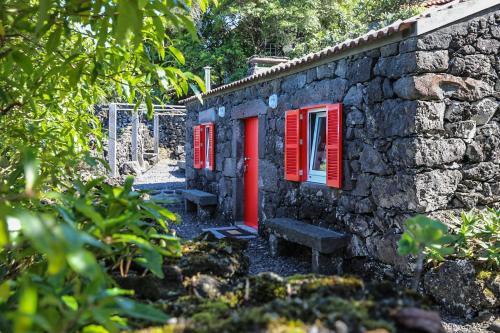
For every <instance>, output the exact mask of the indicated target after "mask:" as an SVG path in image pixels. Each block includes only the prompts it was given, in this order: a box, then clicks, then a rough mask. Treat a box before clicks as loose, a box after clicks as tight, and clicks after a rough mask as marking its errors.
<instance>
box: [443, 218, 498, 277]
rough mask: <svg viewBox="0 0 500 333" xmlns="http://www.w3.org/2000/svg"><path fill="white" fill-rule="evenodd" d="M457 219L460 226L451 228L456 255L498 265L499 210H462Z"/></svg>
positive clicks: (492, 265) (494, 265)
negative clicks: (454, 237)
mask: <svg viewBox="0 0 500 333" xmlns="http://www.w3.org/2000/svg"><path fill="white" fill-rule="evenodd" d="M459 221H460V226H459V227H458V228H456V229H454V230H453V233H454V234H456V239H455V241H454V247H455V253H456V256H457V257H459V258H467V259H472V260H476V261H478V262H481V263H484V264H486V265H487V266H490V267H492V268H498V267H500V210H499V209H493V208H489V209H487V210H477V209H474V210H471V211H469V212H462V213H461V214H460V220H459ZM450 245H452V244H450Z"/></svg>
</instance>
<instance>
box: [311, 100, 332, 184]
mask: <svg viewBox="0 0 500 333" xmlns="http://www.w3.org/2000/svg"><path fill="white" fill-rule="evenodd" d="M314 113H316V119H315V124H314V133H313V136H312V141H313V142H311V140H310V138H311V135H310V133H309V131H310V128H311V126H310V125H311V124H310V121H311V115H312V114H314ZM326 116H327V115H326V109H325V108H320V109H312V110H309V111H308V112H307V181H309V182H313V183H320V184H326V170H325V171H318V170H313V169H312V166H313V163H314V159H315V155H316V152H317V144H318V138H317V135H319V133H318V129H319V128H318V127H319V126H318V125H319V119H320V118H323V117H324V118H325V126H326V121H327V119H326ZM325 131H326V127H325Z"/></svg>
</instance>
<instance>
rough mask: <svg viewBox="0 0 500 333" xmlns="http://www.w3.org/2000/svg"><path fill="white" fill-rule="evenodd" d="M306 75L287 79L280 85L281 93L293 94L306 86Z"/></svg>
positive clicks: (302, 74)
mask: <svg viewBox="0 0 500 333" xmlns="http://www.w3.org/2000/svg"><path fill="white" fill-rule="evenodd" d="M306 82H307V75H306V74H305V73H300V74H294V75H291V76H289V77H287V78H286V79H285V80H284V81H283V83H282V84H281V89H282V90H283V92H292V93H293V92H295V91H297V90H299V89H301V88H303V87H304V86H305V85H306Z"/></svg>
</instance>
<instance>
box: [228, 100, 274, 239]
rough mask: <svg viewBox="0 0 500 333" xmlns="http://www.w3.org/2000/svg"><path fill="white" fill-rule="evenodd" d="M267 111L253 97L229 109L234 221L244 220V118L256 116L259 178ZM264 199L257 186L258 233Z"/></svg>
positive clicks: (260, 229)
mask: <svg viewBox="0 0 500 333" xmlns="http://www.w3.org/2000/svg"><path fill="white" fill-rule="evenodd" d="M267 111H268V106H267V104H266V103H264V101H263V100H261V99H255V100H252V101H250V102H247V103H244V104H242V105H239V106H237V107H235V108H233V109H232V110H231V120H232V132H233V133H232V134H233V136H232V142H231V155H232V156H233V157H234V159H235V168H236V170H235V174H236V177H235V178H233V183H232V189H233V195H232V203H231V204H232V208H233V220H234V221H235V222H239V221H242V222H243V221H244V212H245V211H244V209H245V206H244V198H245V188H244V181H243V180H244V173H243V167H244V160H243V158H244V152H245V150H244V149H245V146H244V145H245V121H244V120H245V119H246V118H252V117H258V127H259V130H258V140H257V141H258V157H259V161H258V174H259V178H260V177H261V175H262V174H263V173H262V172H263V170H262V163H261V160H263V159H264V158H265V142H266V127H267V125H266V123H267V121H266V120H267V119H266V113H267ZM263 199H264V194H263V192H262V190H261V188H260V186H259V187H258V206H257V207H258V222H259V223H258V231H259V234H261V235H262V234H263V232H264V228H263V223H262V222H263V216H264V215H263V213H262V209H261V207H262V201H263Z"/></svg>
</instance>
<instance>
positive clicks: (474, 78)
mask: <svg viewBox="0 0 500 333" xmlns="http://www.w3.org/2000/svg"><path fill="white" fill-rule="evenodd" d="M499 21H500V11H499V9H498V7H496V8H494V10H490V11H489V12H488V13H481V14H480V15H477V16H476V17H475V18H469V19H466V20H464V21H463V22H459V23H456V24H453V25H451V26H448V27H444V28H441V29H439V30H436V31H434V32H431V33H428V34H426V35H422V36H417V37H409V38H406V39H403V40H401V41H398V42H394V43H392V44H388V45H385V46H382V47H380V48H375V49H372V50H369V51H364V52H362V53H359V54H356V55H350V56H348V57H345V58H343V59H339V60H336V61H332V62H330V63H327V64H323V65H321V66H318V67H315V68H311V69H307V70H304V71H302V72H298V73H295V74H292V75H289V76H285V77H282V78H277V79H273V80H270V81H267V82H263V83H257V84H255V85H252V86H249V87H246V88H243V89H239V90H236V91H233V92H229V93H225V94H222V95H219V96H214V97H208V98H206V99H205V101H204V104H203V105H200V104H199V103H198V102H196V101H195V102H191V103H190V104H188V105H187V107H188V117H187V121H186V124H187V129H186V177H187V185H188V188H197V189H200V190H204V191H207V192H210V193H214V194H217V196H218V200H219V204H218V210H217V212H218V215H219V216H220V217H223V218H227V219H240V218H241V216H242V204H241V202H242V198H243V196H242V191H241V189H242V181H243V180H242V179H243V178H242V177H243V168H242V166H243V156H242V140H243V127H242V121H241V119H240V118H243V117H244V116H245V115H246V116H249V115H257V116H258V117H259V210H260V212H259V223H260V225H259V227H262V228H263V229H264V228H265V223H266V220H268V219H270V218H273V217H292V218H297V219H300V220H302V221H306V222H310V223H314V224H318V225H321V226H324V227H328V228H333V229H336V230H342V231H346V232H349V233H351V234H352V235H353V237H352V240H351V244H350V246H349V249H348V251H347V254H346V256H347V257H351V258H353V257H368V258H375V259H378V260H379V261H381V262H384V263H387V264H391V265H394V266H396V267H397V268H398V269H400V270H407V269H408V266H407V261H406V260H405V259H404V258H401V257H399V256H398V255H397V253H396V247H397V245H396V243H397V240H398V239H399V236H400V234H401V232H402V223H403V222H404V220H405V219H406V218H408V217H410V216H413V215H415V214H418V213H424V214H428V215H431V216H437V217H440V218H443V219H445V220H446V221H448V220H449V214H450V213H451V212H455V211H460V210H467V209H470V208H472V207H478V206H481V207H482V206H494V205H499V203H500V169H499V163H500V129H499V121H500V115H499V112H498V109H499V107H498V106H499V100H500V93H499V90H500V89H499V88H500V80H499V75H500V58H499V48H500V28H499ZM272 94H276V95H277V96H278V106H277V107H276V108H275V109H272V108H270V107H268V98H269V97H270V96H271V95H272ZM337 102H342V103H343V106H344V109H343V119H344V124H343V137H344V138H343V168H344V169H343V187H342V190H337V189H333V188H329V187H326V186H325V185H320V184H314V183H307V182H303V183H297V182H291V181H286V180H285V179H284V129H285V123H284V115H285V111H286V110H289V109H295V108H299V107H303V106H306V105H312V104H320V103H337ZM221 106H223V107H225V115H224V117H220V116H219V115H217V112H216V110H217V109H218V108H219V107H221ZM204 117H208V118H210V117H213V118H214V120H215V124H216V125H215V126H216V129H215V130H216V152H215V158H216V168H215V170H214V171H208V170H197V169H194V168H193V148H192V142H193V131H192V128H193V126H194V125H196V124H198V123H199V122H200V121H201V122H204V121H206V119H204Z"/></svg>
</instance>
